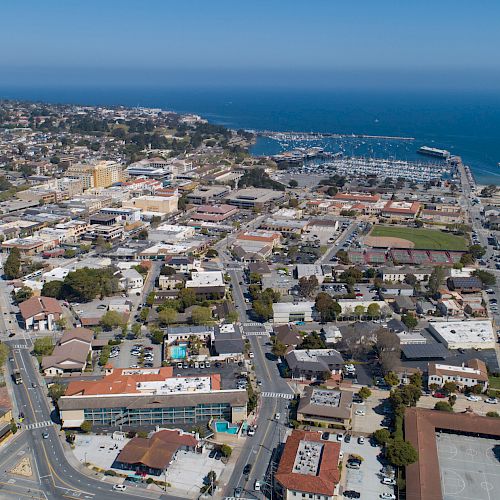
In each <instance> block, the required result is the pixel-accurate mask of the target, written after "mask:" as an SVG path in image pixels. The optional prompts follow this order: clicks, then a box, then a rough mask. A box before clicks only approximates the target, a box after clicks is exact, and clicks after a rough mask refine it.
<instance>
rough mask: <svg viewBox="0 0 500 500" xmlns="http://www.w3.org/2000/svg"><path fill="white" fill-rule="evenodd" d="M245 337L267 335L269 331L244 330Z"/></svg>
mask: <svg viewBox="0 0 500 500" xmlns="http://www.w3.org/2000/svg"><path fill="white" fill-rule="evenodd" d="M245 335H246V336H247V337H269V332H245Z"/></svg>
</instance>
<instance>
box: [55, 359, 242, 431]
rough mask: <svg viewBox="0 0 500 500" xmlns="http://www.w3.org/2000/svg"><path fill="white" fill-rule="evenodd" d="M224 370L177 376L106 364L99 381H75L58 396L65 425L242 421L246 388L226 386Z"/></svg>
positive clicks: (159, 370)
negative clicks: (213, 372)
mask: <svg viewBox="0 0 500 500" xmlns="http://www.w3.org/2000/svg"><path fill="white" fill-rule="evenodd" d="M220 386H221V381H220V375H219V374H211V375H202V376H196V377H195V376H187V377H174V376H173V368H172V367H162V368H124V369H113V368H107V369H106V375H105V376H104V377H103V378H102V379H100V380H95V381H72V382H70V383H69V385H68V388H67V390H66V393H65V395H64V396H62V397H61V398H60V399H59V410H60V414H61V420H62V426H63V428H75V427H79V426H80V425H81V424H82V422H83V421H84V420H88V421H90V422H92V424H93V425H95V426H107V427H109V426H111V427H117V426H125V427H133V428H137V427H144V426H155V425H177V424H196V423H199V422H203V423H205V422H207V421H209V420H210V419H212V418H215V419H224V420H227V421H229V422H233V423H236V422H241V421H243V420H244V419H245V418H246V416H247V399H248V398H247V392H246V390H245V389H243V390H240V389H230V390H221V388H220Z"/></svg>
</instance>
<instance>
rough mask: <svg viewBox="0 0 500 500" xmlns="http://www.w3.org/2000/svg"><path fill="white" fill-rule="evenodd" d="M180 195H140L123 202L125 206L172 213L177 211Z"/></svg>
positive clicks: (145, 210)
mask: <svg viewBox="0 0 500 500" xmlns="http://www.w3.org/2000/svg"><path fill="white" fill-rule="evenodd" d="M178 202H179V197H178V196H139V197H137V198H132V199H131V200H127V201H124V202H123V207H125V208H140V209H141V210H142V211H143V212H154V213H159V214H171V213H173V212H176V211H177V205H178Z"/></svg>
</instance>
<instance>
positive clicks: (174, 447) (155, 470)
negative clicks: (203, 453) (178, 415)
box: [113, 430, 199, 476]
mask: <svg viewBox="0 0 500 500" xmlns="http://www.w3.org/2000/svg"><path fill="white" fill-rule="evenodd" d="M198 446H199V443H198V440H197V439H196V438H195V437H194V436H193V435H192V434H188V433H183V432H182V431H178V430H162V431H159V432H156V433H155V434H153V435H152V436H151V437H150V438H149V439H148V438H140V437H134V438H132V439H131V440H130V441H129V442H128V443H127V444H126V445H125V446H124V448H123V450H122V451H121V452H120V454H119V455H118V457H116V461H115V463H114V464H113V467H116V468H119V469H126V470H134V471H136V472H139V473H140V472H145V473H146V474H151V475H154V476H159V475H160V474H162V473H163V472H164V471H165V470H166V469H167V467H168V466H169V465H170V464H171V463H172V461H173V460H175V456H176V454H177V452H178V451H179V450H186V451H193V452H194V451H196V450H197V449H198Z"/></svg>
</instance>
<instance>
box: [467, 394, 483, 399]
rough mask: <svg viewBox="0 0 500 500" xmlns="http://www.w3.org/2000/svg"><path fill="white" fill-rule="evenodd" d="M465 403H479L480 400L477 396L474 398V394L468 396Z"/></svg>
mask: <svg viewBox="0 0 500 500" xmlns="http://www.w3.org/2000/svg"><path fill="white" fill-rule="evenodd" d="M467 401H481V398H480V397H479V396H474V394H470V395H469V396H467Z"/></svg>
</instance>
